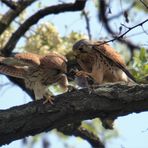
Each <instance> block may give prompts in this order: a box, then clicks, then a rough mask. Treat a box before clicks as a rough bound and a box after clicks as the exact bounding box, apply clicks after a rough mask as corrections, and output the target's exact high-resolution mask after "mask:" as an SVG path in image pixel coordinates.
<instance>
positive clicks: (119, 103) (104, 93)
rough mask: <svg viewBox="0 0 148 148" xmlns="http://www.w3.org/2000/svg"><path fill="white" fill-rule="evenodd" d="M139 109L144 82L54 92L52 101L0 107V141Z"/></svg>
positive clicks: (146, 95)
mask: <svg viewBox="0 0 148 148" xmlns="http://www.w3.org/2000/svg"><path fill="white" fill-rule="evenodd" d="M13 99H14V98H13ZM142 111H148V84H146V85H130V86H127V85H125V84H119V83H117V84H106V85H101V86H99V87H98V88H96V89H95V90H94V91H93V92H92V93H91V94H89V93H88V90H87V89H82V90H77V91H73V92H68V93H65V94H62V95H59V96H56V97H55V101H54V105H50V104H43V100H40V101H33V102H30V103H28V104H24V105H21V106H16V107H12V108H10V109H7V110H0V145H3V144H8V143H10V142H12V141H14V140H17V139H20V138H23V137H26V136H29V135H35V134H38V133H41V132H48V131H50V130H52V129H54V128H61V127H63V126H65V125H67V124H71V123H78V122H81V121H83V120H86V119H93V118H96V117H99V118H102V119H105V118H116V117H118V116H124V115H127V114H130V113H133V112H136V113H138V112H142Z"/></svg>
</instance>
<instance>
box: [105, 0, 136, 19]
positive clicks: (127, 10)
mask: <svg viewBox="0 0 148 148" xmlns="http://www.w3.org/2000/svg"><path fill="white" fill-rule="evenodd" d="M135 4H136V2H133V3H132V4H131V5H130V6H129V7H128V8H127V9H125V10H122V11H121V12H119V13H118V14H115V15H114V16H111V17H109V18H108V20H109V21H111V20H113V19H115V18H118V17H120V16H121V15H123V12H125V11H126V12H129V11H130V10H131V8H132V7H133V6H134V5H135Z"/></svg>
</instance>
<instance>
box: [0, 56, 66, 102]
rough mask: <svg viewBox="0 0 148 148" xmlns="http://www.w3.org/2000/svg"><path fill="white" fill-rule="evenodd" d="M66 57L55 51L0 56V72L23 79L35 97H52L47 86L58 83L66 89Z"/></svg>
mask: <svg viewBox="0 0 148 148" xmlns="http://www.w3.org/2000/svg"><path fill="white" fill-rule="evenodd" d="M66 62H67V59H66V58H65V57H64V56H62V55H59V54H57V53H48V54H47V55H45V56H41V55H37V54H33V53H19V54H16V55H15V57H0V73H3V74H5V75H9V76H13V77H17V78H21V79H24V81H25V85H26V87H27V88H29V89H32V90H33V91H34V94H35V99H36V100H39V99H42V98H44V97H45V98H46V100H45V102H44V103H46V102H48V101H49V102H50V103H52V100H53V98H52V97H51V92H50V91H49V90H48V86H49V85H51V84H54V83H58V84H59V85H60V86H61V88H63V89H64V90H65V91H66V90H67V89H68V80H67V76H66V75H65V73H66V72H67V65H66Z"/></svg>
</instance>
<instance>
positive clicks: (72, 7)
mask: <svg viewBox="0 0 148 148" xmlns="http://www.w3.org/2000/svg"><path fill="white" fill-rule="evenodd" d="M85 3H86V0H76V2H75V3H68V4H59V5H55V6H50V7H46V8H44V9H41V10H39V11H38V12H37V13H35V14H34V15H32V16H31V17H29V18H28V19H27V20H26V21H25V22H24V23H23V24H22V25H21V26H20V27H19V28H18V29H17V30H16V31H15V32H14V33H13V34H12V36H11V38H10V39H9V41H8V42H7V43H6V46H5V47H4V48H3V49H2V53H3V54H4V55H7V56H8V55H10V54H11V52H12V50H13V49H14V48H15V46H16V44H17V42H18V40H19V39H20V37H21V36H22V35H24V33H25V32H26V31H27V30H28V29H29V28H30V27H31V26H32V25H34V24H36V23H37V22H38V21H39V20H40V19H41V18H43V17H44V16H46V15H49V14H58V13H61V12H68V11H78V10H82V9H83V8H84V6H85Z"/></svg>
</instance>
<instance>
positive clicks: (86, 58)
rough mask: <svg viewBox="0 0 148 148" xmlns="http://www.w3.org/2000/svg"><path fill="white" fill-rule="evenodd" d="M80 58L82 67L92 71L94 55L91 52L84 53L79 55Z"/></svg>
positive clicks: (79, 61)
mask: <svg viewBox="0 0 148 148" xmlns="http://www.w3.org/2000/svg"><path fill="white" fill-rule="evenodd" d="M78 59H79V60H78V63H79V64H80V66H81V68H82V69H84V70H86V71H88V72H91V70H92V65H93V64H94V61H95V59H94V56H93V55H91V54H83V55H79V57H78Z"/></svg>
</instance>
